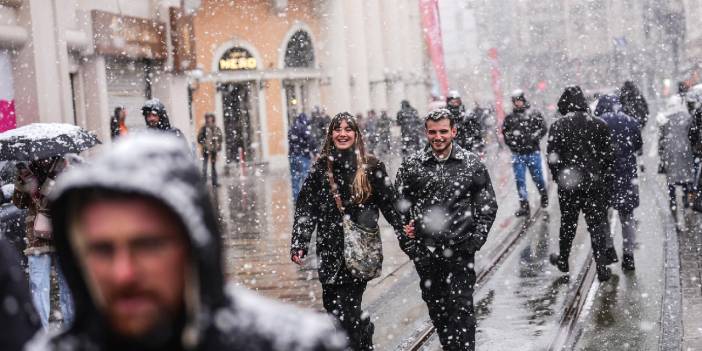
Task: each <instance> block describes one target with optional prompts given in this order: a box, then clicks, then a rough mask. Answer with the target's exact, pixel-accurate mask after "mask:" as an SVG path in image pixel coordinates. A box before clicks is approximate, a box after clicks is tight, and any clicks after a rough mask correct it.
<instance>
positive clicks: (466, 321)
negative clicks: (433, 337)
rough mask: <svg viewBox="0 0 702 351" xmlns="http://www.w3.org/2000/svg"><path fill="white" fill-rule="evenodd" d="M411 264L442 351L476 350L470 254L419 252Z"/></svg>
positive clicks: (460, 252) (473, 275)
mask: <svg viewBox="0 0 702 351" xmlns="http://www.w3.org/2000/svg"><path fill="white" fill-rule="evenodd" d="M420 246H421V245H420ZM419 251H420V254H419V255H418V256H417V257H416V258H415V260H414V266H415V268H416V269H417V274H418V275H419V287H420V289H421V290H422V299H424V302H426V304H427V307H428V309H429V317H430V318H431V321H432V323H433V324H434V327H435V328H436V331H437V333H438V334H439V340H440V341H441V346H442V347H443V349H444V350H447V351H452V350H475V313H474V311H473V286H474V285H475V267H474V263H473V261H474V257H473V254H471V253H469V252H467V251H464V250H451V249H442V248H436V250H435V251H434V252H433V253H432V252H431V251H429V250H428V249H427V248H426V247H420V248H419Z"/></svg>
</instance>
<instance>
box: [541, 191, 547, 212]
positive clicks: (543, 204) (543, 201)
mask: <svg viewBox="0 0 702 351" xmlns="http://www.w3.org/2000/svg"><path fill="white" fill-rule="evenodd" d="M546 207H548V193H547V192H545V191H544V192H543V193H541V208H546Z"/></svg>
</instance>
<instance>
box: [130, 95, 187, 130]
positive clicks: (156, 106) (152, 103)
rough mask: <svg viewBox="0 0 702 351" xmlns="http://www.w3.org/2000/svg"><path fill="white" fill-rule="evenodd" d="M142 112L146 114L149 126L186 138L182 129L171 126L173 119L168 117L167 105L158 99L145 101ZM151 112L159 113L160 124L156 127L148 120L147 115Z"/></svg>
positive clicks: (147, 125)
mask: <svg viewBox="0 0 702 351" xmlns="http://www.w3.org/2000/svg"><path fill="white" fill-rule="evenodd" d="M141 112H142V114H143V115H144V122H146V127H147V128H149V129H152V130H160V131H163V132H166V133H170V134H173V135H175V136H177V137H179V138H185V136H184V135H183V132H182V131H181V130H180V129H178V128H176V127H172V126H171V121H170V119H168V112H166V106H164V105H163V103H162V102H161V101H159V100H158V99H151V100H148V101H147V102H145V103H144V106H143V107H142V108H141ZM150 112H156V113H157V114H158V118H159V119H158V124H157V125H156V126H155V127H152V126H150V125H149V122H148V120H147V115H148V113H150Z"/></svg>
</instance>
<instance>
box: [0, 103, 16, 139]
mask: <svg viewBox="0 0 702 351" xmlns="http://www.w3.org/2000/svg"><path fill="white" fill-rule="evenodd" d="M15 128H17V117H15V101H14V100H9V101H8V100H0V132H4V131H6V130H10V129H15Z"/></svg>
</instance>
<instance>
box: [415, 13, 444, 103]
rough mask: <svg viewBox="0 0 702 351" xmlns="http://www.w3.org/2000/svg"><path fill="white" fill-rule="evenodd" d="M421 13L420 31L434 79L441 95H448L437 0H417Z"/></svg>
mask: <svg viewBox="0 0 702 351" xmlns="http://www.w3.org/2000/svg"><path fill="white" fill-rule="evenodd" d="M419 9H420V13H421V14H422V31H423V32H424V40H426V41H427V47H428V48H429V57H430V58H431V63H432V64H433V65H434V70H435V71H436V79H437V80H438V81H439V88H440V89H441V94H442V95H443V96H446V95H448V77H447V76H446V66H445V65H444V46H443V42H442V40H441V23H440V22H439V0H421V1H420V2H419Z"/></svg>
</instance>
